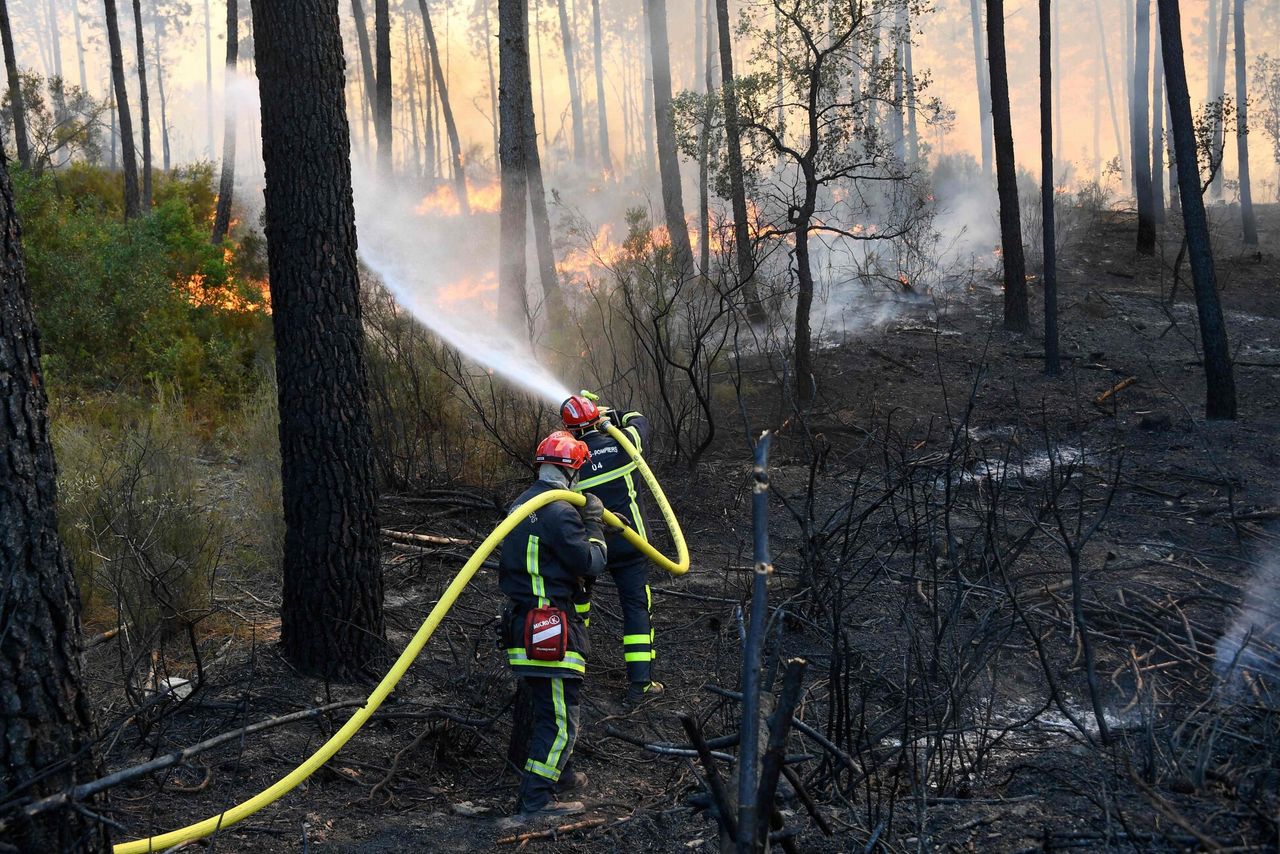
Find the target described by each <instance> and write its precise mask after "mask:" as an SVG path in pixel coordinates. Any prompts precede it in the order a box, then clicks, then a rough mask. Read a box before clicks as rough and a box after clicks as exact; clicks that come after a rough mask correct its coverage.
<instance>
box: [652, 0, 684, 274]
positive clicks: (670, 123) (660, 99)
mask: <svg viewBox="0 0 1280 854" xmlns="http://www.w3.org/2000/svg"><path fill="white" fill-rule="evenodd" d="M644 8H645V17H646V18H648V24H649V44H650V49H651V50H650V52H651V56H652V61H653V62H652V71H653V112H654V121H655V129H656V131H657V138H658V172H659V173H660V175H661V176H662V211H663V214H664V215H665V217H666V223H667V233H668V235H669V236H670V238H671V253H672V256H673V259H674V261H675V264H676V268H677V269H678V270H679V271H680V272H681V274H687V273H688V272H689V271H690V270H691V269H692V268H693V247H692V246H690V245H689V228H688V225H687V224H686V223H685V218H684V193H683V190H682V189H681V186H680V159H679V155H678V154H677V152H676V127H675V120H674V118H673V116H672V115H671V53H670V50H669V47H668V43H667V0H644Z"/></svg>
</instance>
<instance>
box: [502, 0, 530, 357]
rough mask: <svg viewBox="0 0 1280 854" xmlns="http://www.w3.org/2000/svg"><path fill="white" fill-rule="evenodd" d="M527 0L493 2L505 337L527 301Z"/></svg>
mask: <svg viewBox="0 0 1280 854" xmlns="http://www.w3.org/2000/svg"><path fill="white" fill-rule="evenodd" d="M527 16H528V5H527V0H498V155H499V156H498V166H499V169H500V170H501V179H502V207H501V210H500V212H499V235H500V240H499V244H500V251H499V254H498V318H499V320H501V321H502V323H503V325H504V326H505V327H506V331H507V333H508V334H514V333H516V332H518V331H519V330H521V329H522V328H523V327H524V326H525V324H526V322H527V321H526V318H527V317H528V311H529V308H528V298H527V296H526V293H525V288H526V284H527V282H528V278H529V271H528V254H527V250H526V247H527V244H528V233H529V232H528V221H527V213H528V201H529V199H528V186H529V179H528V171H527V170H528V164H527V162H526V158H525V129H524V116H523V113H524V105H525V97H524V90H525V89H526V88H530V82H529V79H528V78H529V47H528V17H527Z"/></svg>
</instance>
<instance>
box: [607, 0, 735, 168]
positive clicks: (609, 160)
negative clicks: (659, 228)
mask: <svg viewBox="0 0 1280 854" xmlns="http://www.w3.org/2000/svg"><path fill="white" fill-rule="evenodd" d="M706 2H710V0H706ZM591 30H592V35H593V37H594V40H595V45H594V46H593V47H594V49H595V66H596V117H597V118H596V121H597V123H598V124H599V125H600V128H599V131H600V168H601V169H603V170H604V173H605V175H607V176H609V177H613V152H612V151H610V147H609V108H608V103H607V102H606V101H605V97H604V29H603V27H601V25H600V0H591Z"/></svg>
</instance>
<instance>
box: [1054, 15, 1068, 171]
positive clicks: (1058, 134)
mask: <svg viewBox="0 0 1280 854" xmlns="http://www.w3.org/2000/svg"><path fill="white" fill-rule="evenodd" d="M1061 8H1062V4H1061V3H1054V4H1053V33H1054V36H1053V69H1054V71H1053V114H1054V115H1055V116H1057V117H1058V120H1057V122H1056V123H1055V124H1054V126H1053V133H1054V136H1053V156H1054V159H1055V160H1063V161H1065V160H1068V159H1069V158H1068V157H1067V148H1066V143H1065V142H1064V141H1063V125H1064V124H1065V122H1063V121H1062V24H1061V23H1060V21H1059V15H1058V10H1059V9H1061Z"/></svg>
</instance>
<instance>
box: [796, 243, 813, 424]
mask: <svg viewBox="0 0 1280 854" xmlns="http://www.w3.org/2000/svg"><path fill="white" fill-rule="evenodd" d="M796 279H797V284H798V286H799V287H798V290H797V294H796V333H795V357H794V362H795V399H796V400H797V401H798V402H801V403H804V402H808V401H812V400H813V399H814V397H816V393H817V382H816V380H815V379H814V375H813V352H812V348H813V334H812V330H811V323H810V318H809V315H810V314H811V313H812V312H813V265H812V263H811V262H810V260H809V224H808V222H807V221H805V222H803V223H802V224H800V225H799V226H798V227H797V229H796Z"/></svg>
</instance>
